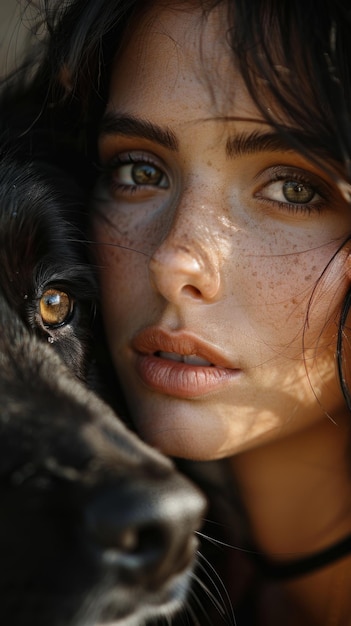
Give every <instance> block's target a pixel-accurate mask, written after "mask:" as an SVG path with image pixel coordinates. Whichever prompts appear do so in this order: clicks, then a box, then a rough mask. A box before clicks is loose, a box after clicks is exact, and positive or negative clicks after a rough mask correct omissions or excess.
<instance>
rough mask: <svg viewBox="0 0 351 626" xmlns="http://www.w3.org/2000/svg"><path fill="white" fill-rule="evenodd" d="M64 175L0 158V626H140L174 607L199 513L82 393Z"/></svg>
mask: <svg viewBox="0 0 351 626" xmlns="http://www.w3.org/2000/svg"><path fill="white" fill-rule="evenodd" d="M82 217H84V198H82V196H81V192H80V190H79V188H78V187H76V185H75V183H73V182H72V181H69V179H68V177H67V173H66V172H62V171H60V170H59V169H57V168H56V167H54V166H53V167H50V166H48V165H47V164H44V163H43V162H36V161H34V160H33V159H32V160H31V159H29V158H28V155H25V156H23V155H22V154H21V150H19V151H18V150H17V148H13V146H12V147H11V148H8V146H6V147H5V148H4V150H3V152H2V153H1V154H0V268H1V270H0V272H1V274H0V394H1V414H0V624H1V625H3V626H95V625H97V624H99V625H100V624H105V623H106V624H107V623H108V624H112V623H113V624H123V625H128V626H130V625H136V624H144V623H146V621H147V618H148V617H150V616H151V617H153V616H157V615H161V614H165V615H169V614H171V613H172V611H173V609H175V608H177V607H178V606H180V605H181V604H182V603H183V601H184V597H185V594H186V591H187V588H188V586H189V580H190V579H191V572H192V568H193V564H194V553H195V550H196V539H195V538H194V531H195V530H196V529H197V528H198V526H199V524H200V518H201V516H202V514H203V511H204V502H203V499H202V496H201V495H200V494H199V492H198V491H197V490H196V489H195V488H193V487H192V486H191V484H190V483H188V481H187V480H186V479H185V478H183V477H182V476H181V475H180V474H179V473H178V472H176V470H175V469H174V467H173V465H172V464H171V462H169V461H168V460H166V459H165V458H163V457H162V456H161V455H159V454H158V453H157V452H156V451H153V450H151V449H150V448H149V447H147V446H146V445H144V444H143V443H142V442H140V441H139V440H138V439H137V437H136V436H135V435H134V434H132V433H131V432H129V431H128V430H127V429H126V427H125V426H124V425H123V424H122V423H121V421H120V420H118V418H117V417H116V416H115V414H114V413H113V412H112V410H111V409H109V408H108V406H107V405H106V404H105V403H104V402H103V401H101V400H100V399H98V397H97V396H96V395H95V394H94V393H93V392H92V391H89V390H88V389H87V386H86V385H85V384H84V382H82V381H84V380H85V378H86V376H87V363H88V362H89V345H90V336H89V328H90V325H91V316H92V306H93V303H94V300H95V297H96V285H95V281H94V277H93V275H92V270H91V267H90V265H89V261H88V256H87V249H86V244H85V243H84V237H83V234H82Z"/></svg>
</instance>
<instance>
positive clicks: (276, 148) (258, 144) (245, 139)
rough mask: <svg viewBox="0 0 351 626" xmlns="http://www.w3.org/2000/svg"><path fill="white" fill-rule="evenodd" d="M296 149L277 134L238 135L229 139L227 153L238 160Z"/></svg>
mask: <svg viewBox="0 0 351 626" xmlns="http://www.w3.org/2000/svg"><path fill="white" fill-rule="evenodd" d="M293 149H294V148H293V147H292V146H291V145H290V144H289V143H288V142H287V140H285V139H284V137H283V136H282V135H281V134H279V133H277V132H272V131H271V132H266V133H262V132H259V131H253V132H251V133H245V132H242V133H238V134H237V135H233V136H232V137H229V138H228V139H227V143H226V153H227V156H228V157H230V158H236V157H240V156H245V155H249V154H256V153H257V152H288V151H292V150H293Z"/></svg>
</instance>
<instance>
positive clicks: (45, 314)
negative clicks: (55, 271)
mask: <svg viewBox="0 0 351 626" xmlns="http://www.w3.org/2000/svg"><path fill="white" fill-rule="evenodd" d="M73 305H74V302H73V299H72V298H71V296H69V295H68V294H67V293H65V292H64V291H60V289H53V288H50V289H47V290H46V291H45V292H44V293H43V295H42V297H41V298H40V303H39V308H40V315H41V318H42V320H43V322H44V324H45V325H46V326H61V324H65V323H66V322H68V321H69V319H70V317H71V315H72V312H73Z"/></svg>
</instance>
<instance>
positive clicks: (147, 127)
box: [99, 111, 178, 150]
mask: <svg viewBox="0 0 351 626" xmlns="http://www.w3.org/2000/svg"><path fill="white" fill-rule="evenodd" d="M99 131H100V137H103V136H104V135H125V136H127V137H139V138H143V139H150V140H151V141H155V142H156V143H158V144H160V145H161V146H164V147H165V148H168V149H169V150H178V140H177V138H176V136H175V134H174V133H173V132H172V131H171V130H170V129H169V128H167V127H162V126H158V125H157V124H154V123H153V122H150V121H148V120H143V119H140V118H137V117H134V116H132V115H119V114H118V113H114V112H111V111H108V112H107V113H105V115H104V117H103V118H102V120H101V124H100V129H99Z"/></svg>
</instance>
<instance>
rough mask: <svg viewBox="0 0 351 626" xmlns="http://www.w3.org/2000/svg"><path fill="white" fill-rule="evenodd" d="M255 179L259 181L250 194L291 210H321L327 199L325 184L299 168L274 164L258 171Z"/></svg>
mask: <svg viewBox="0 0 351 626" xmlns="http://www.w3.org/2000/svg"><path fill="white" fill-rule="evenodd" d="M259 178H263V182H262V183H261V184H260V187H259V189H258V190H257V191H256V192H255V193H254V196H255V197H256V198H257V199H259V200H261V201H263V202H265V203H270V204H272V205H275V206H278V207H280V208H281V209H284V210H286V211H289V212H292V213H299V212H302V213H308V214H310V213H312V212H314V211H317V212H321V211H322V210H323V209H324V208H326V206H327V204H328V202H330V201H331V197H332V192H331V189H330V188H329V185H328V184H327V183H326V182H324V181H323V180H322V179H320V178H319V177H318V176H316V175H315V174H312V173H311V174H310V173H307V172H305V171H304V170H301V169H299V168H293V167H285V166H274V167H273V168H268V169H267V170H264V171H263V172H262V173H260V175H259Z"/></svg>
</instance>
